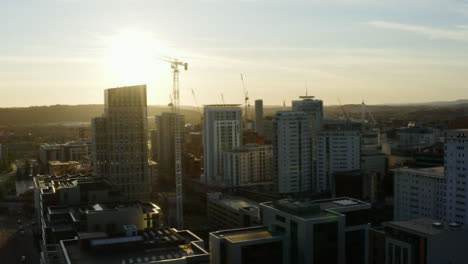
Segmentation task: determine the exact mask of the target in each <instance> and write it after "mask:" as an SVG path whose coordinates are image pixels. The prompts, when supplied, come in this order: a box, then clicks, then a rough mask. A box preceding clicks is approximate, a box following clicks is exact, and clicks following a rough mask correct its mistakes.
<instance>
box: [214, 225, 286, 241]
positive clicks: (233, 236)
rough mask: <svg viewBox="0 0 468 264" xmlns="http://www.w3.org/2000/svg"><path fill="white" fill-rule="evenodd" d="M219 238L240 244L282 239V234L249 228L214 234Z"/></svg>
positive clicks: (264, 228)
mask: <svg viewBox="0 0 468 264" xmlns="http://www.w3.org/2000/svg"><path fill="white" fill-rule="evenodd" d="M212 234H213V235H215V236H217V237H223V238H226V239H228V240H230V241H231V242H233V243H240V242H246V241H255V240H264V239H272V238H277V237H280V236H281V234H280V233H273V232H270V231H268V229H267V228H266V227H248V228H240V229H231V230H224V231H217V232H213V233H212Z"/></svg>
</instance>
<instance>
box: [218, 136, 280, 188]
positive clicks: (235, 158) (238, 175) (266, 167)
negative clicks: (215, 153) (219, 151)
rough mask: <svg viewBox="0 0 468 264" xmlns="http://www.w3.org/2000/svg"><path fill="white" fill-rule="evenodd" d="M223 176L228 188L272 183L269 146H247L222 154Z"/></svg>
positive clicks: (270, 147) (270, 148)
mask: <svg viewBox="0 0 468 264" xmlns="http://www.w3.org/2000/svg"><path fill="white" fill-rule="evenodd" d="M224 158H225V160H224V175H225V178H226V179H228V180H229V183H230V185H229V186H233V187H236V186H248V185H255V184H260V183H267V182H271V181H272V177H271V172H272V158H273V149H272V146H271V145H257V144H247V145H244V146H242V147H237V148H235V149H233V150H231V151H226V152H225V153H224Z"/></svg>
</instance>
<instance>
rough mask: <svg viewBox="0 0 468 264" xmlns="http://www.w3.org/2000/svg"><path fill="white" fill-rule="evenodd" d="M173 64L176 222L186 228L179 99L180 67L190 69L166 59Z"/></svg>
mask: <svg viewBox="0 0 468 264" xmlns="http://www.w3.org/2000/svg"><path fill="white" fill-rule="evenodd" d="M164 61H166V62H168V63H170V64H171V69H172V73H173V77H172V102H171V105H172V113H173V118H174V144H175V148H174V154H175V182H176V221H177V228H179V229H181V228H183V226H184V204H183V197H182V195H183V194H182V153H181V152H182V147H181V146H182V135H181V131H180V126H179V121H180V120H179V115H180V98H179V67H183V68H184V70H187V69H188V64H187V63H185V62H181V61H178V60H177V59H165V60H164Z"/></svg>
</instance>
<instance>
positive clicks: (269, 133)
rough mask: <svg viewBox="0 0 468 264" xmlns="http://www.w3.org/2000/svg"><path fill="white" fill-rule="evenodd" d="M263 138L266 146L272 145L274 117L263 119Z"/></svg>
mask: <svg viewBox="0 0 468 264" xmlns="http://www.w3.org/2000/svg"><path fill="white" fill-rule="evenodd" d="M262 136H263V138H264V140H265V143H266V144H271V142H272V140H273V117H272V116H265V117H264V118H263V135H262Z"/></svg>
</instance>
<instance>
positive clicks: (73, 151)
mask: <svg viewBox="0 0 468 264" xmlns="http://www.w3.org/2000/svg"><path fill="white" fill-rule="evenodd" d="M91 144H92V141H91V139H80V140H77V141H70V142H67V143H65V144H47V143H46V144H42V145H41V146H40V148H39V160H40V161H41V164H42V165H43V166H44V167H45V166H47V165H48V162H49V161H62V162H67V161H80V160H81V159H82V158H83V157H84V156H87V157H88V158H90V157H91V149H92V145H91Z"/></svg>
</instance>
